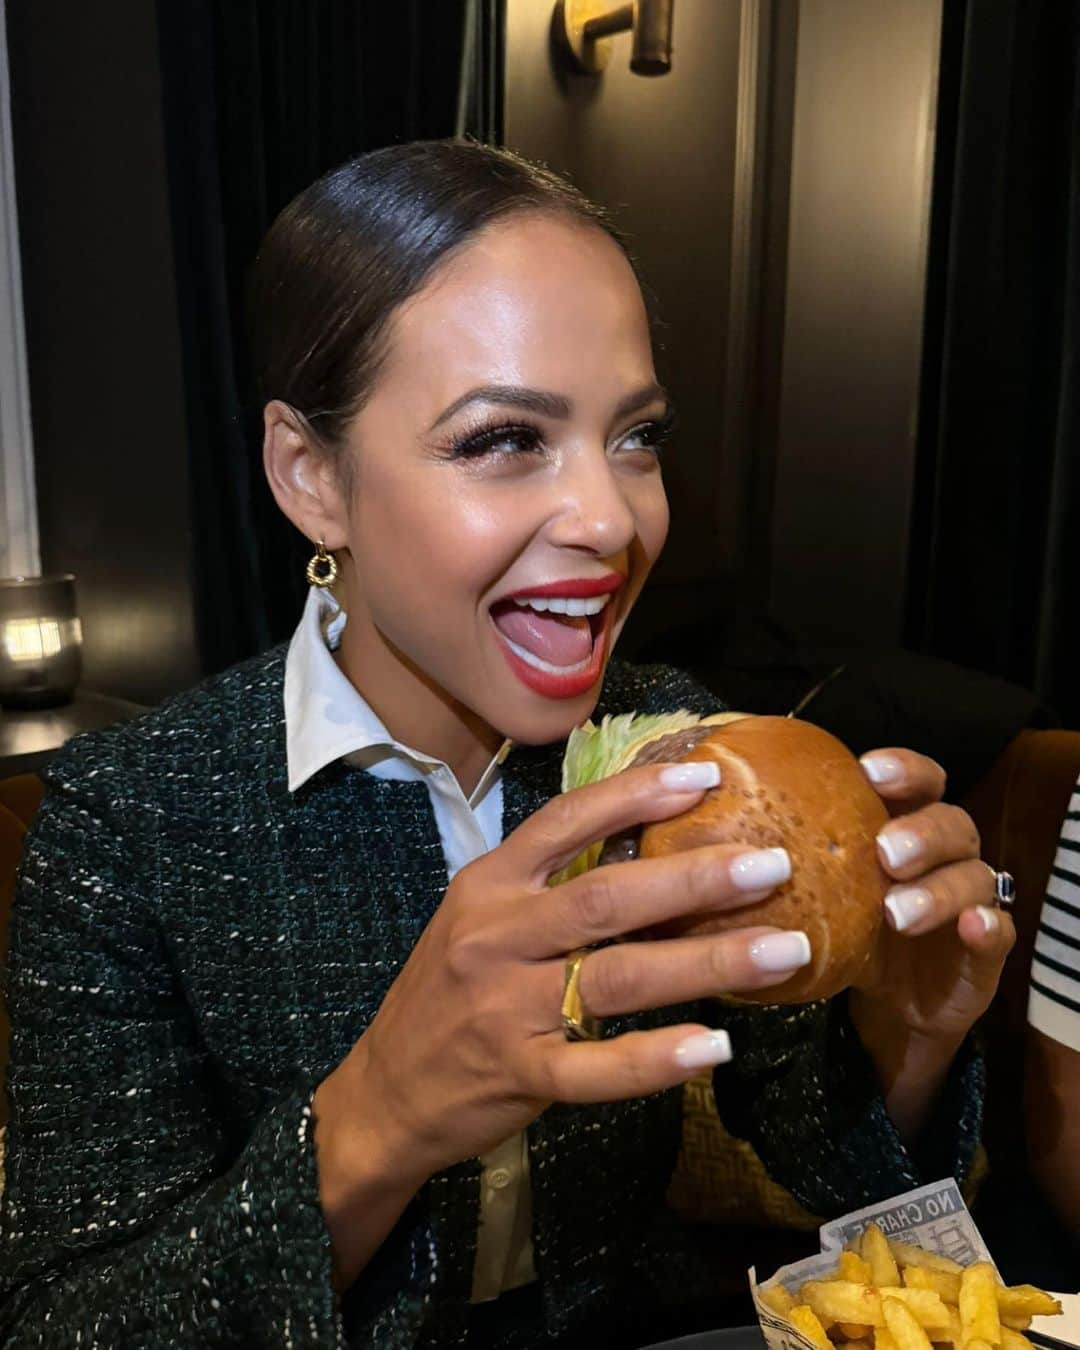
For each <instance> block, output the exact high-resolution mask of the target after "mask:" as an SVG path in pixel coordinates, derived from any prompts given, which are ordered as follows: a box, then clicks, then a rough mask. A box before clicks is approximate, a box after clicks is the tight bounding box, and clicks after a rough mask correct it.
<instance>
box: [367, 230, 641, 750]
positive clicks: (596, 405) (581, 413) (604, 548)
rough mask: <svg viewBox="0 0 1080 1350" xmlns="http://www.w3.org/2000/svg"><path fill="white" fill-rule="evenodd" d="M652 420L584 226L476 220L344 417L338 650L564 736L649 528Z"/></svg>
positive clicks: (620, 282)
mask: <svg viewBox="0 0 1080 1350" xmlns="http://www.w3.org/2000/svg"><path fill="white" fill-rule="evenodd" d="M667 413H668V404H667V399H666V396H665V394H664V392H663V391H662V390H661V389H660V388H659V386H658V385H657V383H656V374H655V371H654V369H653V361H652V352H651V345H650V340H649V330H648V324H647V321H646V315H645V310H644V305H643V302H642V298H641V293H640V291H639V289H638V285H637V282H636V280H635V278H634V275H633V272H632V270H631V268H630V266H629V264H628V262H627V261H626V259H625V257H624V256H623V254H622V253H621V251H620V250H619V248H618V247H617V246H616V245H615V244H614V243H613V242H612V241H611V240H610V239H609V238H608V237H607V236H606V235H605V234H604V233H603V232H602V231H600V230H598V229H594V228H590V227H588V226H582V225H579V224H576V223H572V222H568V221H564V220H561V219H559V218H552V217H549V216H542V215H522V216H517V217H512V218H510V219H509V220H508V221H506V222H503V223H501V224H499V225H496V226H493V227H490V228H489V229H488V230H486V231H485V232H483V233H482V234H481V235H479V236H478V237H477V238H476V239H475V240H474V241H473V242H472V243H470V244H469V245H468V246H467V247H465V248H464V249H463V250H462V251H461V252H459V253H458V254H456V255H455V256H454V257H452V258H451V259H449V260H448V261H447V262H446V263H445V264H444V265H443V266H442V267H441V268H440V269H439V270H438V272H437V273H436V274H435V275H434V277H433V278H432V280H431V281H430V282H429V283H428V284H427V285H426V286H425V287H424V288H423V290H422V291H421V292H419V293H418V294H417V295H416V296H415V297H414V298H413V299H412V300H410V301H408V302H407V303H406V304H405V305H403V306H402V308H401V309H400V310H399V311H398V313H397V315H396V316H395V318H394V321H393V324H392V327H391V331H390V335H389V348H388V355H387V360H386V363H385V365H384V367H383V369H382V371H381V373H380V375H379V377H378V380H377V381H376V385H375V388H374V391H373V394H372V396H371V397H370V399H369V401H368V402H367V404H366V405H365V406H364V408H363V410H362V411H361V412H360V413H359V414H358V415H357V417H356V418H355V420H354V422H353V423H352V425H351V428H350V433H349V438H348V445H347V447H346V451H347V453H348V454H349V456H350V459H351V470H352V472H351V494H350V499H349V504H348V526H347V530H348V549H349V553H350V554H351V559H350V560H349V565H347V567H346V575H345V580H346V586H347V594H346V597H345V603H346V607H347V608H348V610H349V624H348V628H347V630H346V636H347V637H348V638H349V640H350V642H349V645H350V647H351V648H352V650H354V651H355V650H357V645H356V644H362V650H363V653H364V660H365V661H367V662H368V663H370V662H371V661H372V660H375V659H378V660H379V661H380V662H381V661H382V659H383V657H385V658H386V659H387V660H388V661H392V662H399V663H401V664H402V666H403V670H404V669H409V670H410V671H411V672H412V673H413V674H416V673H418V672H419V673H421V674H422V676H423V677H424V678H425V681H426V682H427V683H429V684H433V685H435V686H437V688H438V690H439V691H440V692H441V695H442V696H443V697H444V698H445V697H447V696H448V699H449V700H450V701H451V702H452V703H455V704H458V705H460V707H461V709H463V710H466V711H467V712H468V713H470V714H472V715H473V716H475V717H476V718H479V719H480V721H481V722H482V723H483V724H485V725H486V726H488V727H490V728H492V729H493V730H495V731H497V732H498V733H499V734H500V735H502V736H509V737H511V738H512V739H513V740H515V741H518V742H522V743H525V744H544V743H546V742H549V741H552V740H556V739H559V738H561V737H563V736H565V735H566V734H567V733H568V732H569V731H570V729H571V728H572V727H573V726H575V725H576V724H578V723H579V722H581V721H583V720H584V719H585V718H586V717H588V715H589V714H590V712H591V711H592V709H593V706H594V705H595V702H596V699H597V697H598V694H599V690H600V683H601V677H602V674H603V668H604V665H605V662H606V660H607V658H608V656H609V654H610V651H611V646H612V644H613V642H614V640H615V638H616V636H617V635H618V633H619V632H620V630H621V629H622V626H623V624H624V622H625V620H626V616H627V614H628V612H629V610H630V607H631V605H632V604H633V603H634V600H635V599H636V598H637V595H638V593H639V592H640V590H641V587H642V584H643V582H644V581H645V577H646V575H647V574H648V571H649V569H650V567H651V566H652V565H653V563H654V561H655V560H656V557H657V554H658V553H659V552H660V549H661V547H662V545H663V543H664V538H665V535H666V533H667V526H668V508H667V500H666V498H665V495H664V489H663V485H662V482H661V476H660V467H659V461H658V457H657V448H656V444H657V442H658V440H661V439H662V438H663V435H664V433H665V431H666V429H667V426H666V423H665V416H666V414H667ZM511 597H513V598H511ZM530 597H531V598H532V600H533V602H534V603H532V604H529V603H527V601H528V600H529V598H530ZM384 674H385V672H384Z"/></svg>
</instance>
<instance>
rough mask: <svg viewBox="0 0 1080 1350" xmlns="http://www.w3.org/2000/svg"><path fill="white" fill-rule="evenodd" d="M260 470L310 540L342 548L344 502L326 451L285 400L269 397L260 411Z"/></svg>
mask: <svg viewBox="0 0 1080 1350" xmlns="http://www.w3.org/2000/svg"><path fill="white" fill-rule="evenodd" d="M263 468H264V469H265V470H266V478H267V482H268V483H269V484H270V491H271V492H272V493H273V494H274V500H275V501H276V502H277V504H278V506H280V507H281V509H282V511H284V513H285V515H287V516H288V518H289V519H290V520H291V521H292V523H293V524H294V525H295V526H296V528H297V529H298V530H299V531H300V532H301V534H304V535H306V536H307V538H308V539H310V540H312V541H313V542H314V541H315V540H317V539H322V540H323V541H324V543H325V544H326V547H327V548H328V549H330V550H331V551H333V550H334V549H339V548H344V547H345V545H346V543H347V542H348V530H347V522H348V502H347V501H346V500H345V493H344V492H343V490H342V486H341V483H340V482H339V481H338V478H339V475H338V474H337V472H336V471H335V469H334V465H333V462H332V460H331V457H330V455H329V454H328V453H327V451H326V450H325V448H324V447H323V446H321V445H319V444H318V443H317V442H316V440H315V438H314V435H313V434H312V431H311V428H310V427H308V426H307V424H306V423H305V422H304V421H303V420H302V419H301V418H299V417H297V415H296V412H295V411H294V410H293V409H292V408H290V407H289V405H288V404H287V403H282V402H281V400H280V399H273V400H272V401H271V402H270V403H268V404H267V405H266V407H265V408H264V409H263Z"/></svg>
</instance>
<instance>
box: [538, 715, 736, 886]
mask: <svg viewBox="0 0 1080 1350" xmlns="http://www.w3.org/2000/svg"><path fill="white" fill-rule="evenodd" d="M701 720H702V719H701V718H700V717H699V716H697V715H696V714H695V713H691V712H686V710H685V709H682V708H680V709H679V711H678V712H673V713H646V714H643V715H642V716H641V717H638V716H636V714H634V713H620V714H618V716H614V717H613V716H612V715H611V714H610V713H609V714H608V715H607V716H606V717H605V718H604V719H603V721H602V722H601V723H600V725H599V726H597V725H596V724H595V723H594V722H591V721H590V722H585V723H584V724H583V725H582V726H580V727H575V729H574V730H573V731H572V732H571V733H570V737H569V739H568V740H567V742H566V753H565V755H564V756H563V768H562V790H563V791H564V792H570V791H571V790H572V789H573V788H579V787H585V786H586V785H587V784H589V783H599V782H600V781H601V779H604V778H610V777H611V775H612V774H614V773H621V772H622V771H623V769H627V768H629V767H630V765H631V763H632V762H633V760H634V756H635V755H636V754H637V753H638V751H639V750H640V749H641V748H642V747H643V746H645V745H647V744H648V742H649V741H655V740H657V739H658V738H659V737H661V736H669V735H671V734H672V732H676V731H685V730H687V728H689V727H696V726H697V724H698V723H699V722H700V721H701ZM705 720H710V719H705ZM603 847H604V842H603V840H600V842H599V843H595V844H590V845H589V847H588V848H587V849H585V850H584V852H582V853H579V854H578V856H577V857H576V858H575V859H574V861H573V862H572V863H570V864H569V865H568V866H566V867H564V868H562V870H561V871H559V872H556V873H555V874H554V875H553V876H552V877H551V879H550V882H549V884H550V885H552V886H558V885H560V884H561V883H562V882H564V881H569V880H570V879H571V878H572V877H576V876H580V875H581V874H582V872H588V871H590V870H591V869H592V868H593V867H595V866H596V864H597V862H598V861H599V859H600V854H601V852H602V851H603Z"/></svg>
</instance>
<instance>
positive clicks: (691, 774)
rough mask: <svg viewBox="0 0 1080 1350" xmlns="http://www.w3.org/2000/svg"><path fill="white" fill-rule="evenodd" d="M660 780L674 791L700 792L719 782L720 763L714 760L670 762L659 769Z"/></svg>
mask: <svg viewBox="0 0 1080 1350" xmlns="http://www.w3.org/2000/svg"><path fill="white" fill-rule="evenodd" d="M660 782H661V784H662V785H663V786H664V787H666V788H674V790H675V791H676V792H700V791H701V789H702V788H714V787H716V786H717V784H718V783H719V782H720V765H719V764H717V762H716V761H715V760H712V759H707V760H691V762H690V763H689V764H671V765H669V766H668V768H666V769H661V770H660Z"/></svg>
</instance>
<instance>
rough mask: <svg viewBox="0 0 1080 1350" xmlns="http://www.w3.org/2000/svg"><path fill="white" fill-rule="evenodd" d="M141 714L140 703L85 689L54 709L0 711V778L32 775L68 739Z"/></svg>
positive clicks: (3, 709)
mask: <svg viewBox="0 0 1080 1350" xmlns="http://www.w3.org/2000/svg"><path fill="white" fill-rule="evenodd" d="M144 711H145V709H144V708H143V706H142V704H140V703H131V702H129V701H128V700H127V699H125V698H110V697H109V696H108V695H106V694H94V693H91V692H90V691H89V690H85V689H80V690H79V691H78V692H77V693H76V695H75V697H74V699H72V701H71V702H70V703H64V704H62V705H61V706H60V707H58V708H25V709H23V708H20V709H14V708H0V778H7V777H9V776H10V775H11V774H16V773H35V772H36V771H37V770H38V769H40V768H41V767H42V766H43V765H44V764H46V763H47V762H48V760H49V759H50V758H51V757H52V756H53V755H54V754H55V753H56V752H57V750H59V749H60V747H61V746H62V745H63V744H64V742H65V741H68V740H70V739H71V737H72V736H78V735H79V734H80V733H81V732H84V731H98V730H100V728H101V727H107V726H110V725H111V724H112V723H113V722H123V721H126V720H127V719H128V718H129V717H135V716H137V715H138V714H139V713H141V712H144Z"/></svg>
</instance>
